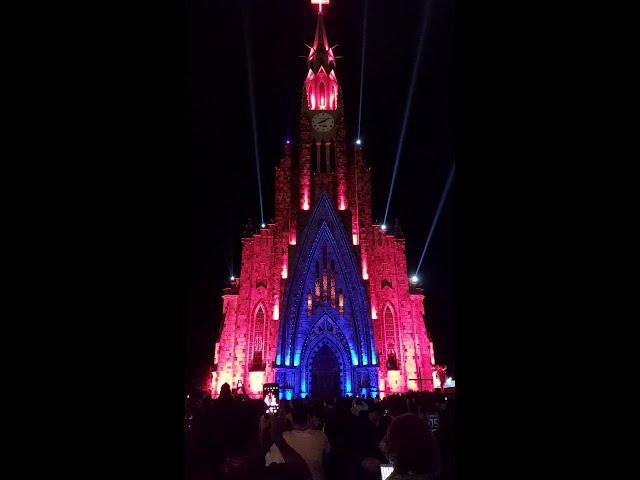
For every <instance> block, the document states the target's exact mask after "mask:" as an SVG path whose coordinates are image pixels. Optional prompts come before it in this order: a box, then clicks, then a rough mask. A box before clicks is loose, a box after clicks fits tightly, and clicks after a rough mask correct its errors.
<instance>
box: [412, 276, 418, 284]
mask: <svg viewBox="0 0 640 480" xmlns="http://www.w3.org/2000/svg"><path fill="white" fill-rule="evenodd" d="M411 283H418V276H417V275H414V276H412V277H411Z"/></svg>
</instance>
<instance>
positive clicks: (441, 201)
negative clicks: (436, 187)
mask: <svg viewBox="0 0 640 480" xmlns="http://www.w3.org/2000/svg"><path fill="white" fill-rule="evenodd" d="M455 170H456V162H455V160H454V162H453V165H451V171H450V172H449V177H448V178H447V183H446V184H445V186H444V190H443V191H442V195H440V203H438V209H437V210H436V215H435V217H434V218H433V222H431V229H430V230H429V236H428V237H427V242H426V243H425V244H424V248H423V249H422V255H421V256H420V261H419V262H418V268H416V275H417V274H418V272H419V271H420V267H421V266H422V260H424V255H425V253H427V248H428V247H429V242H430V241H431V236H432V235H433V231H434V230H435V228H436V224H437V223H438V217H440V211H441V210H442V206H443V205H444V201H445V200H446V198H447V193H449V187H450V186H451V181H452V180H453V174H454V172H455Z"/></svg>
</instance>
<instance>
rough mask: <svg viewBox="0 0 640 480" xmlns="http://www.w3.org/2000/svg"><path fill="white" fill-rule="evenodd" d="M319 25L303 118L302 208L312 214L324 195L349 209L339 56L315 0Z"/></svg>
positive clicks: (323, 2) (310, 59)
mask: <svg viewBox="0 0 640 480" xmlns="http://www.w3.org/2000/svg"><path fill="white" fill-rule="evenodd" d="M312 3H314V4H317V5H318V21H317V25H316V32H315V36H314V39H313V44H312V45H311V46H309V45H308V47H309V53H308V55H307V69H306V77H305V80H304V86H303V92H302V105H301V107H302V108H301V116H300V141H301V145H300V147H301V151H300V208H301V209H302V210H309V209H310V208H312V204H314V203H315V202H317V200H318V199H319V198H320V196H321V195H322V194H323V193H326V194H327V195H328V196H329V198H331V199H332V200H333V201H334V202H335V204H334V205H335V208H336V209H338V210H346V209H347V203H348V201H347V158H346V157H347V156H346V149H345V126H344V125H345V122H344V108H343V102H342V89H341V87H340V84H339V83H338V78H337V75H336V58H337V57H336V56H335V55H334V52H333V50H334V49H335V48H336V46H333V47H331V46H330V44H329V39H328V36H327V31H326V29H325V25H324V14H323V12H322V5H327V4H328V3H329V2H328V0H316V1H312Z"/></svg>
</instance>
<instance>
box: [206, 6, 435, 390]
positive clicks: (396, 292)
mask: <svg viewBox="0 0 640 480" xmlns="http://www.w3.org/2000/svg"><path fill="white" fill-rule="evenodd" d="M313 3H317V4H318V6H319V8H321V7H322V5H323V4H324V5H325V6H326V5H327V3H328V1H325V0H318V1H316V2H313ZM301 100H302V101H301V114H300V120H299V142H298V145H297V146H294V145H292V143H291V142H286V143H285V145H284V149H283V154H282V158H281V159H280V161H279V165H278V166H277V167H276V174H275V183H276V185H275V187H276V188H275V220H274V223H271V224H268V225H267V226H266V228H262V229H260V230H259V231H257V232H255V231H253V230H250V231H248V232H246V233H245V235H244V238H243V239H242V264H241V271H240V275H239V276H238V277H237V278H235V279H234V280H232V281H231V282H230V283H229V284H228V286H227V288H225V290H224V292H223V300H224V302H223V312H222V313H223V322H222V326H221V329H220V331H219V334H218V338H217V340H216V343H215V349H214V365H213V368H212V372H211V378H210V379H209V380H208V384H209V385H208V386H209V388H211V392H212V395H213V396H216V395H217V393H218V392H219V390H220V387H221V386H222V384H223V383H225V382H226V383H229V384H230V385H232V386H235V385H237V382H238V381H239V380H241V381H242V382H243V383H244V385H245V387H246V390H247V392H248V393H249V394H250V395H252V396H255V397H258V396H259V395H260V394H261V392H262V385H263V384H264V383H271V382H277V383H279V384H280V392H281V394H282V395H283V396H284V397H286V398H294V397H304V396H307V395H312V396H321V397H322V396H328V395H329V394H331V395H333V394H335V395H337V394H340V395H356V394H366V395H376V394H378V395H380V396H384V395H385V394H389V393H394V392H405V391H407V390H419V389H420V388H422V389H423V390H430V391H431V390H433V389H434V381H433V379H434V375H435V370H434V366H433V365H434V362H435V356H434V351H433V343H432V341H431V339H430V337H429V334H428V331H427V328H426V324H425V312H424V301H425V296H424V293H423V291H422V290H421V289H419V288H416V287H414V286H412V285H411V283H410V281H409V276H408V272H407V264H406V254H405V241H404V238H403V236H402V233H401V232H400V229H399V227H396V228H395V229H393V231H392V229H387V230H385V231H383V230H381V229H380V228H379V226H378V225H375V224H374V223H373V219H372V206H371V205H372V204H371V172H370V167H369V166H368V165H367V162H366V160H365V158H364V155H363V148H362V145H354V146H353V149H350V148H347V142H346V139H345V136H346V133H345V120H344V103H343V99H342V89H341V87H340V85H339V83H338V79H337V76H336V64H335V56H334V53H333V50H332V48H330V46H329V42H328V38H327V34H326V30H325V25H324V14H323V13H322V11H319V12H318V23H317V28H316V32H315V37H314V42H313V46H312V47H311V48H310V52H309V55H308V57H307V69H306V77H304V85H303V89H302V99H301ZM419 379H421V380H420V381H419Z"/></svg>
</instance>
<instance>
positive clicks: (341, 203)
mask: <svg viewBox="0 0 640 480" xmlns="http://www.w3.org/2000/svg"><path fill="white" fill-rule="evenodd" d="M346 209H347V204H346V202H345V201H344V197H340V204H339V205H338V210H346Z"/></svg>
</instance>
